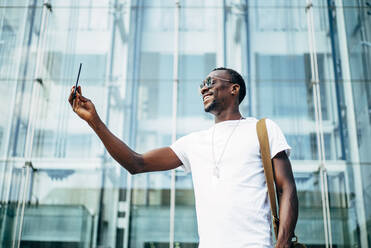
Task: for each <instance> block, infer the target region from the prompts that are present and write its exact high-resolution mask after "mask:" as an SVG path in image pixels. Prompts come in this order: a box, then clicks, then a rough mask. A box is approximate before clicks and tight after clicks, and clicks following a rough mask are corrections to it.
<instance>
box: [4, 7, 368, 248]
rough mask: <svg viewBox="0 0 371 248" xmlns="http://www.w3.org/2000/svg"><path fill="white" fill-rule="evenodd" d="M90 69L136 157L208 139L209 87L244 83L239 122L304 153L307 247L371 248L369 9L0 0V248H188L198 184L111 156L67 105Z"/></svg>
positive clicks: (302, 228)
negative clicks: (248, 121)
mask: <svg viewBox="0 0 371 248" xmlns="http://www.w3.org/2000/svg"><path fill="white" fill-rule="evenodd" d="M80 62H82V63H83V68H82V73H81V77H80V84H81V86H82V91H83V94H84V95H86V96H87V97H88V98H90V99H92V101H93V102H94V104H95V106H96V108H97V111H98V113H99V114H100V116H101V118H102V119H103V120H104V122H105V123H106V124H107V126H108V127H109V128H110V130H111V131H112V132H113V133H115V134H116V135H117V136H118V137H120V138H121V139H123V140H124V141H125V142H127V144H128V145H129V146H130V147H132V148H133V149H134V150H136V151H138V152H144V151H147V150H150V149H154V148H158V147H162V146H169V145H170V144H171V143H172V142H173V141H174V140H175V139H176V138H179V137H181V136H183V135H186V134H188V133H190V132H192V131H197V130H201V129H205V128H208V127H209V126H211V125H212V123H213V119H212V116H211V115H209V114H206V113H204V111H203V105H202V101H201V96H200V93H199V90H198V85H199V83H200V81H201V80H203V79H204V78H205V77H206V75H207V74H208V73H209V72H210V71H211V70H212V69H213V68H215V67H219V66H226V67H231V68H233V69H235V70H237V71H239V72H241V74H242V75H243V76H244V79H245V81H246V84H247V96H246V98H245V100H244V101H243V102H242V104H241V111H242V113H243V115H244V116H254V117H257V118H261V117H269V118H271V119H273V120H274V121H275V122H277V123H278V124H279V126H280V127H281V128H282V130H283V132H284V133H285V135H286V137H287V140H288V143H289V144H290V145H291V146H292V147H293V151H292V155H291V162H292V166H293V170H294V176H295V179H296V184H297V189H298V197H299V203H300V208H299V221H298V224H297V228H296V234H297V235H298V236H299V239H300V241H302V242H303V243H306V244H307V245H308V247H371V207H370V206H371V193H370V192H371V152H370V150H369V149H370V147H371V1H369V0H307V1H305V0H259V1H258V0H204V1H196V0H100V1H98V0H96V1H93V0H85V1H83V0H80V1H76V0H64V1H61V0H49V1H48V0H45V1H42V0H2V1H1V2H0V92H1V98H0V111H1V112H0V114H1V115H0V247H63V248H64V247H69V248H70V247H101V248H102V247H107V248H108V247H117V248H119V247H123V248H128V247H131V248H140V247H143V248H147V247H148V248H149V247H151V248H152V247H156V248H163V247H171V248H172V247H183V248H191V247H192V248H193V247H197V243H198V235H197V223H196V213H195V208H194V195H193V186H192V180H191V176H190V175H189V174H185V173H184V172H183V171H182V170H180V169H179V170H178V169H176V170H174V171H166V172H155V173H147V174H139V175H134V176H133V175H130V174H129V173H127V172H126V171H125V170H124V169H123V168H121V167H120V166H119V165H118V163H117V162H115V161H114V160H113V159H112V158H111V157H110V156H109V154H108V153H107V151H105V149H104V147H103V145H102V144H101V142H100V141H99V139H98V137H97V136H96V135H95V134H94V132H93V131H92V130H91V129H90V128H89V126H88V125H87V124H86V123H84V122H83V121H82V120H81V119H79V118H78V117H77V116H76V115H75V114H74V113H73V111H72V110H71V108H70V106H69V104H68V102H67V98H68V95H69V92H70V88H71V86H72V85H73V84H74V82H75V80H76V75H77V71H78V65H79V63H80ZM246 197H248V196H246Z"/></svg>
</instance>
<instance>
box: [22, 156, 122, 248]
mask: <svg viewBox="0 0 371 248" xmlns="http://www.w3.org/2000/svg"><path fill="white" fill-rule="evenodd" d="M33 165H34V167H35V168H37V170H36V171H35V172H34V173H33V174H32V176H31V185H32V186H31V187H30V189H29V190H30V191H29V194H27V199H26V201H27V207H26V209H25V212H24V218H23V227H22V237H21V246H22V247H23V246H25V247H55V246H58V247H72V246H73V247H91V246H92V245H93V244H94V241H95V240H94V233H95V232H96V228H97V219H98V214H99V211H103V210H102V209H99V204H98V201H99V197H100V187H99V185H100V182H101V180H102V178H101V177H102V172H101V171H99V170H94V167H95V168H98V166H99V163H98V161H92V162H91V163H90V164H81V163H79V162H78V161H73V162H66V161H64V162H63V161H57V160H55V161H52V160H50V161H49V162H41V161H40V162H36V163H34V164H33ZM94 165H95V166H94ZM87 166H89V167H91V169H87V168H86V167H87ZM84 167H85V169H84ZM111 190H112V191H114V190H115V189H111ZM116 190H117V189H116Z"/></svg>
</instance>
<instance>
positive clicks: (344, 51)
mask: <svg viewBox="0 0 371 248" xmlns="http://www.w3.org/2000/svg"><path fill="white" fill-rule="evenodd" d="M336 16H337V21H336V24H337V31H338V38H339V48H340V49H339V53H340V59H341V64H340V65H341V71H342V79H343V87H344V100H345V103H346V113H347V114H346V118H347V119H346V122H347V127H348V130H347V131H348V134H349V135H348V137H349V158H350V161H351V164H352V166H353V182H354V188H355V191H356V192H355V193H356V194H355V198H356V211H357V222H358V227H359V229H360V240H361V247H368V239H367V226H366V213H365V203H364V197H363V186H362V185H363V183H362V172H361V167H360V166H361V165H360V158H359V151H358V135H357V126H356V116H355V112H354V101H353V90H352V84H351V73H350V65H349V54H348V44H347V34H346V30H345V27H346V26H345V17H344V6H343V2H342V1H341V0H337V1H336Z"/></svg>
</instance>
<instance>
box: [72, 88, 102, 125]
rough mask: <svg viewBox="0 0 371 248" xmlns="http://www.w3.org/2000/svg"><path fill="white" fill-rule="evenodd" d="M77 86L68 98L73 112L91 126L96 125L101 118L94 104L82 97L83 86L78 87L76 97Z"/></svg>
mask: <svg viewBox="0 0 371 248" xmlns="http://www.w3.org/2000/svg"><path fill="white" fill-rule="evenodd" d="M74 90H75V86H73V87H72V89H71V94H70V96H69V98H68V101H69V102H70V105H71V107H72V109H73V111H74V112H75V113H76V114H77V115H78V116H79V117H80V118H81V119H83V120H85V121H86V122H88V124H89V125H95V123H96V122H99V121H100V118H99V116H98V114H97V111H96V110H95V106H94V104H93V103H92V102H91V100H89V99H88V98H86V97H83V96H82V93H81V86H78V87H77V90H76V97H75V99H74V98H73V96H74Z"/></svg>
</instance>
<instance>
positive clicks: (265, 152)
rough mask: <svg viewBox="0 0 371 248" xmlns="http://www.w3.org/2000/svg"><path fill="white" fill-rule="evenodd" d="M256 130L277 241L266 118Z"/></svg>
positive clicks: (273, 189)
mask: <svg viewBox="0 0 371 248" xmlns="http://www.w3.org/2000/svg"><path fill="white" fill-rule="evenodd" d="M256 130H257V134H258V139H259V144H260V154H261V159H262V162H263V168H264V174H265V179H266V182H267V188H268V196H269V201H270V205H271V211H272V216H273V228H274V234H275V236H276V240H277V237H278V226H279V219H278V215H277V204H276V192H275V188H274V177H273V167H272V160H271V153H270V148H269V139H268V132H267V126H266V124H265V118H264V119H261V120H259V121H258V123H257V125H256Z"/></svg>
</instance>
